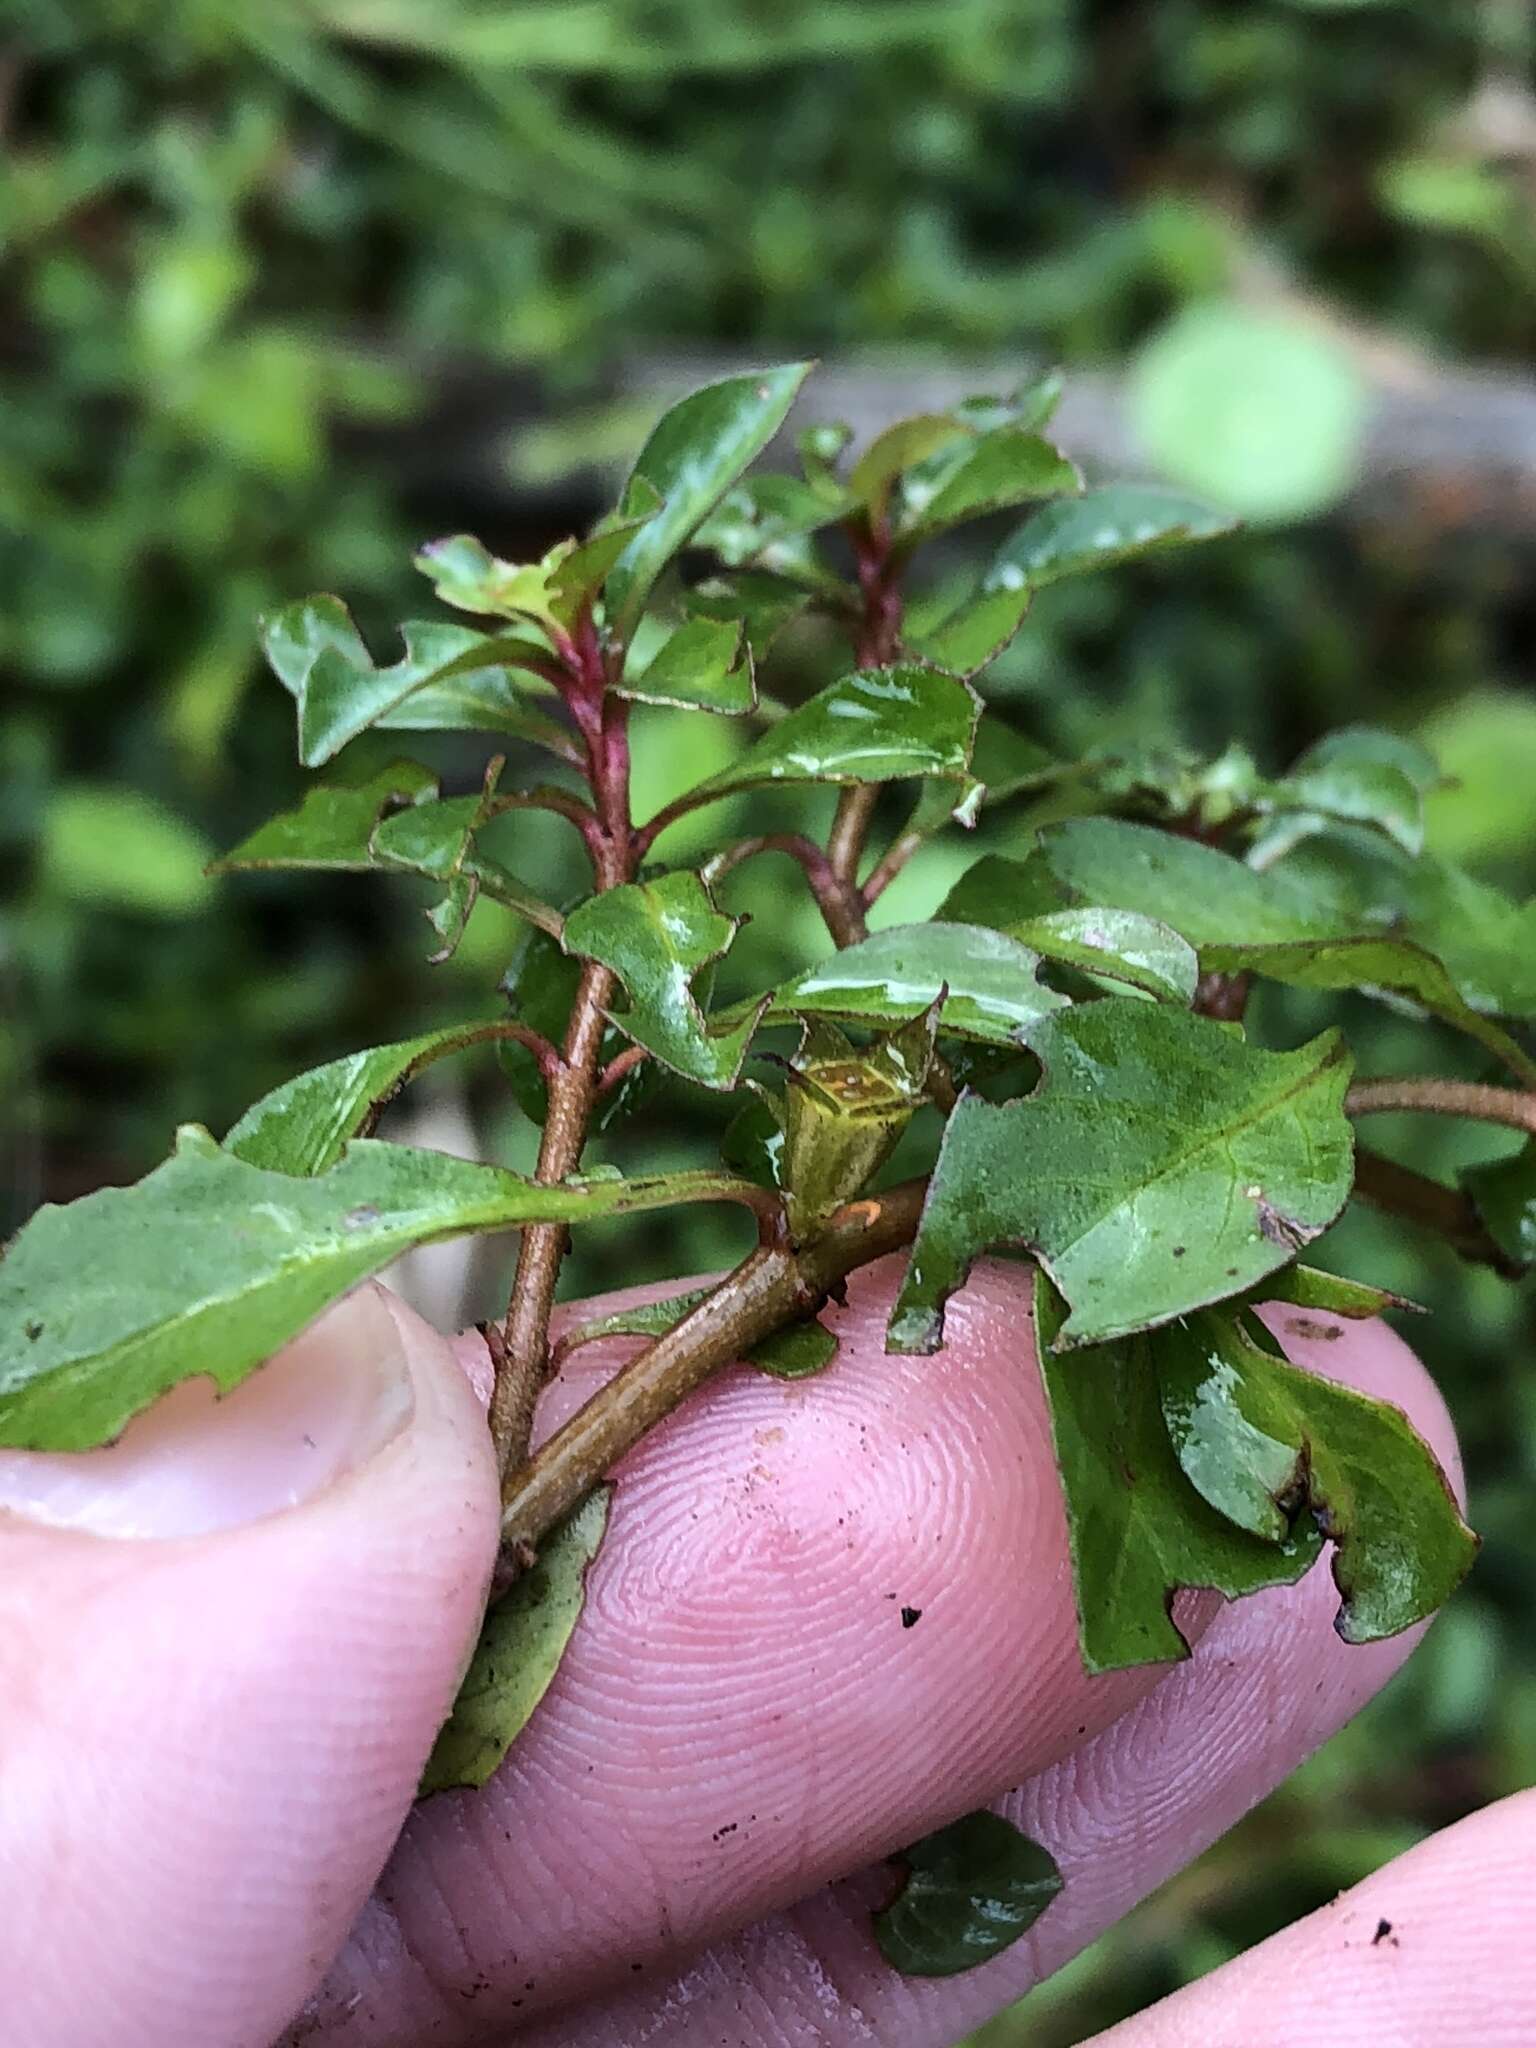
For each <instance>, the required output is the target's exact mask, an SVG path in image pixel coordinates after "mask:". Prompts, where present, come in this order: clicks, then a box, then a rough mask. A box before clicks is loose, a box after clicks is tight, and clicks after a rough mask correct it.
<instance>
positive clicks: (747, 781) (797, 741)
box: [668, 666, 981, 812]
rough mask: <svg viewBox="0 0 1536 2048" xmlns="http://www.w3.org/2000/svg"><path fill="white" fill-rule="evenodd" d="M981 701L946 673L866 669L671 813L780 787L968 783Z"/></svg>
mask: <svg viewBox="0 0 1536 2048" xmlns="http://www.w3.org/2000/svg"><path fill="white" fill-rule="evenodd" d="M980 715H981V700H980V698H979V697H978V696H977V695H976V693H975V691H974V690H972V689H971V687H970V685H969V684H968V683H964V682H962V681H961V680H960V679H959V678H958V677H956V676H952V675H945V674H944V673H943V672H942V671H940V670H939V669H933V668H918V667H911V666H906V667H896V668H866V669H857V670H855V672H854V673H853V674H852V675H847V676H844V677H843V678H842V680H841V681H839V682H836V683H832V684H829V685H828V687H827V688H826V689H825V690H821V691H819V692H818V693H817V695H816V696H814V697H812V698H810V699H809V700H808V701H807V702H806V703H804V704H801V705H799V706H798V707H797V708H796V709H795V710H793V711H791V712H790V713H789V714H788V716H787V717H785V718H781V719H780V720H779V722H778V724H777V725H775V726H772V727H770V728H769V730H768V731H767V732H765V733H764V734H763V735H762V737H761V738H760V739H759V740H757V741H755V742H754V744H753V745H752V746H750V747H749V748H748V749H747V751H746V752H745V753H744V754H742V755H741V756H740V757H739V759H737V760H735V761H733V762H732V763H731V765H730V766H729V767H728V768H723V769H721V771H720V773H719V774H718V775H712V776H711V777H710V778H709V780H708V781H707V782H701V783H699V784H697V785H696V787H694V788H693V789H691V790H689V791H688V792H687V793H686V794H685V795H684V796H682V797H680V798H679V799H678V800H677V802H676V803H675V804H672V805H669V806H668V810H669V812H671V811H683V810H692V809H694V808H695V807H696V806H697V805H699V804H707V803H713V802H714V801H715V799H716V798H717V797H722V796H729V795H730V794H731V793H732V792H733V791H734V790H738V789H755V788H757V787H759V786H760V785H762V784H764V783H774V782H894V781H899V780H901V779H902V778H904V777H911V776H924V775H932V776H937V777H940V778H942V779H944V780H948V781H956V782H962V783H965V782H968V780H969V764H970V758H971V748H972V745H973V744H974V742H975V738H976V722H977V719H978V718H979V717H980Z"/></svg>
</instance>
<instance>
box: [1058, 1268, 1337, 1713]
mask: <svg viewBox="0 0 1536 2048" xmlns="http://www.w3.org/2000/svg"><path fill="white" fill-rule="evenodd" d="M1064 1314H1065V1310H1064V1306H1063V1304H1062V1302H1061V1300H1060V1298H1059V1296H1057V1295H1056V1293H1055V1291H1054V1290H1053V1289H1052V1288H1051V1287H1050V1286H1049V1285H1047V1284H1046V1283H1045V1282H1044V1281H1043V1280H1037V1281H1036V1283H1035V1331H1036V1348H1037V1350H1038V1353H1039V1358H1040V1370H1041V1373H1042V1375H1043V1377H1044V1380H1045V1388H1046V1395H1047V1397H1048V1400H1049V1402H1050V1410H1051V1432H1052V1435H1053V1438H1054V1440H1055V1445H1056V1462H1057V1465H1058V1467H1059V1468H1060V1472H1061V1483H1062V1490H1063V1493H1064V1495H1065V1497H1066V1507H1067V1533H1068V1536H1069V1539H1070V1543H1071V1550H1072V1576H1073V1579H1074V1581H1075V1584H1076V1588H1077V1616H1078V1623H1077V1625H1078V1638H1079V1642H1080V1645H1081V1648H1082V1655H1083V1663H1084V1665H1085V1666H1086V1667H1087V1669H1088V1671H1089V1672H1090V1673H1093V1674H1095V1675H1097V1674H1098V1673H1100V1672H1104V1671H1119V1670H1123V1669H1124V1668H1125V1667H1127V1666H1128V1665H1134V1664H1151V1663H1161V1662H1167V1661H1169V1660H1172V1659H1176V1658H1182V1657H1185V1656H1187V1655H1188V1654H1189V1652H1188V1646H1187V1645H1186V1643H1185V1641H1184V1638H1183V1637H1182V1636H1181V1635H1180V1634H1179V1631H1178V1629H1177V1628H1176V1627H1175V1626H1174V1623H1173V1618H1172V1614H1171V1612H1170V1603H1171V1601H1172V1599H1173V1596H1174V1594H1175V1593H1176V1592H1178V1591H1179V1590H1180V1589H1181V1588H1183V1587H1189V1586H1208V1587H1211V1588H1213V1589H1214V1590H1215V1591H1217V1592H1219V1593H1223V1594H1225V1595H1226V1596H1227V1598H1228V1599H1236V1598H1238V1597H1239V1596H1240V1595H1242V1594H1245V1593H1256V1592H1258V1591H1260V1590H1261V1589H1262V1588H1263V1587H1266V1586H1288V1585H1291V1584H1292V1583H1294V1581H1295V1580H1297V1579H1299V1578H1300V1577H1301V1576H1302V1574H1303V1573H1304V1572H1306V1571H1308V1570H1309V1569H1310V1568H1311V1566H1312V1565H1313V1564H1314V1563H1315V1562H1316V1560H1317V1557H1318V1555H1319V1553H1320V1550H1321V1547H1322V1545H1321V1538H1320V1537H1319V1536H1318V1533H1317V1530H1316V1529H1315V1528H1314V1527H1313V1526H1312V1525H1311V1523H1303V1524H1301V1525H1299V1526H1297V1527H1295V1528H1293V1529H1292V1530H1291V1531H1290V1532H1289V1533H1288V1534H1287V1535H1286V1537H1285V1538H1284V1540H1283V1541H1281V1542H1279V1543H1267V1542H1264V1541H1263V1540H1262V1539H1261V1538H1259V1537H1257V1536H1251V1535H1249V1534H1247V1533H1246V1531H1244V1530H1241V1529H1238V1528H1235V1527H1234V1526H1233V1525H1232V1523H1230V1522H1229V1521H1228V1520H1227V1519H1226V1517H1225V1516H1223V1515H1220V1514H1218V1513H1217V1512H1216V1510H1215V1509H1214V1508H1213V1507H1211V1506H1210V1504H1209V1503H1208V1502H1207V1501H1205V1500H1203V1499H1202V1498H1201V1496H1200V1495H1199V1493H1198V1492H1196V1490H1195V1488H1194V1487H1193V1486H1192V1485H1191V1484H1190V1482H1189V1480H1188V1479H1187V1478H1186V1477H1185V1475H1184V1473H1183V1471H1182V1470H1181V1469H1180V1467H1179V1462H1178V1459H1177V1458H1176V1457H1175V1456H1174V1452H1173V1446H1172V1445H1171V1443H1170V1442H1169V1439H1168V1431H1167V1427H1166V1425H1165V1423H1164V1421H1163V1416H1162V1410H1161V1406H1160V1403H1159V1396H1158V1379H1157V1372H1156V1368H1155V1366H1154V1363H1153V1359H1152V1350H1151V1346H1152V1339H1151V1337H1150V1336H1149V1335H1146V1334H1142V1335H1138V1336H1132V1337H1122V1338H1120V1339H1118V1340H1117V1341H1116V1342H1114V1343H1109V1344H1095V1345H1092V1346H1090V1347H1088V1348H1087V1349H1084V1350H1076V1351H1068V1352H1061V1351H1058V1350H1057V1349H1056V1343H1057V1339H1058V1337H1059V1335H1060V1332H1061V1326H1062V1321H1063V1318H1064Z"/></svg>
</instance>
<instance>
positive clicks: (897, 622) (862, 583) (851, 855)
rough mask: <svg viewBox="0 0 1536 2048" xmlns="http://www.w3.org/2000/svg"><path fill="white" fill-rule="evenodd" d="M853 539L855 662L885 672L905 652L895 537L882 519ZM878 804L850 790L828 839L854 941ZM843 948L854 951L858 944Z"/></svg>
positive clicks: (871, 788) (859, 933)
mask: <svg viewBox="0 0 1536 2048" xmlns="http://www.w3.org/2000/svg"><path fill="white" fill-rule="evenodd" d="M851 537H852V540H853V544H854V549H855V553H856V557H857V561H858V575H859V589H860V591H861V593H862V594H863V599H864V615H863V619H862V621H861V623H860V627H859V635H858V639H857V641H856V643H855V646H854V659H855V661H857V663H858V664H859V667H860V668H883V667H884V666H885V664H886V663H887V662H892V661H894V660H895V659H896V656H897V654H898V653H899V651H900V648H901V619H902V607H901V587H900V584H899V582H898V580H897V575H896V568H895V564H894V562H893V560H892V555H891V544H890V536H889V534H888V532H887V530H886V526H885V522H884V520H883V519H882V520H880V521H878V522H877V523H876V524H875V525H874V526H873V527H872V528H870V529H869V530H867V531H864V530H860V529H855V530H854V531H853V533H852V536H851ZM879 801H880V787H879V784H878V783H873V782H859V783H855V784H854V785H853V786H852V787H851V788H849V789H845V790H844V791H843V792H842V794H841V796H839V798H838V800H837V809H836V811H835V813H834V814H833V818H832V830H831V831H830V833H829V834H828V835H827V861H828V864H829V866H830V867H831V870H832V873H833V874H834V875H835V876H836V877H837V879H838V880H839V881H840V882H842V883H844V884H846V885H847V886H848V887H849V888H851V889H853V890H854V891H855V892H857V893H858V910H857V914H856V917H855V918H854V919H853V923H854V925H855V926H856V932H855V937H856V938H859V939H862V938H864V937H865V936H866V934H867V929H868V928H867V926H866V925H865V922H864V909H865V901H866V899H865V898H864V896H863V894H862V892H860V891H859V890H858V881H859V863H860V862H861V861H862V860H863V858H864V843H865V841H866V840H867V839H868V837H869V828H870V825H871V823H872V822H873V820H874V815H875V806H876V805H877V804H878V803H879ZM838 943H839V944H840V945H849V944H852V943H853V940H850V939H843V940H839V942H838Z"/></svg>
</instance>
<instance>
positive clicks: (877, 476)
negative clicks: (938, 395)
mask: <svg viewBox="0 0 1536 2048" xmlns="http://www.w3.org/2000/svg"><path fill="white" fill-rule="evenodd" d="M973 439H974V433H973V431H972V429H971V428H969V427H967V426H966V425H965V424H964V422H963V421H961V420H958V419H956V418H955V416H954V415H953V414H952V413H946V412H924V413H917V414H915V415H914V416H913V417H912V418H911V419H907V420H897V421H896V423H895V425H894V426H890V427H887V428H886V430H885V432H884V433H883V434H880V435H878V436H877V437H876V438H875V439H874V440H873V441H871V442H870V444H869V446H868V447H867V448H866V449H865V451H864V453H863V454H862V455H861V456H860V457H859V459H858V461H857V462H856V463H855V464H854V465H853V470H852V473H851V474H850V476H849V478H848V488H849V490H850V491H851V492H852V494H853V496H854V497H855V498H857V499H858V501H859V502H860V504H861V505H863V506H864V507H865V508H866V510H867V511H868V513H869V517H870V520H871V522H872V523H873V522H878V521H879V520H880V519H881V518H882V517H883V516H884V513H885V508H886V500H887V499H888V498H889V496H890V493H891V486H892V485H893V484H894V483H895V481H896V479H897V477H899V476H900V475H901V473H902V471H903V470H906V469H911V468H913V467H915V466H916V465H917V464H918V463H920V462H926V461H927V460H928V459H929V458H930V457H932V456H934V455H937V454H939V453H940V452H941V451H943V450H944V449H946V448H951V447H954V446H955V445H957V444H958V443H960V442H968V441H971V440H973Z"/></svg>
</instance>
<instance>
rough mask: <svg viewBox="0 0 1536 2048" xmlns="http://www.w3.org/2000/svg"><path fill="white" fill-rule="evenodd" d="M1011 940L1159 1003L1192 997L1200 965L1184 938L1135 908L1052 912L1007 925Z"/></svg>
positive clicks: (1189, 1001) (1192, 999)
mask: <svg viewBox="0 0 1536 2048" xmlns="http://www.w3.org/2000/svg"><path fill="white" fill-rule="evenodd" d="M1008 936H1009V937H1010V938H1012V939H1017V940H1018V941H1019V943H1020V944H1021V945H1025V946H1028V947H1029V948H1030V949H1031V950H1032V951H1033V952H1036V953H1039V954H1040V955H1042V957H1043V958H1045V959H1047V960H1059V961H1060V962H1061V963H1062V964H1063V966H1066V967H1077V968H1080V969H1081V970H1082V971H1083V973H1085V974H1097V975H1100V976H1102V977H1103V978H1104V979H1105V980H1106V981H1118V982H1125V983H1127V984H1128V985H1129V986H1130V987H1131V988H1139V989H1142V990H1144V991H1145V993H1146V994H1147V995H1149V996H1155V997H1156V998H1157V1000H1158V1001H1159V1002H1164V1003H1182V1004H1183V1005H1184V1007H1185V1008H1186V1009H1187V1008H1188V1007H1189V1005H1190V1004H1191V1003H1192V1002H1193V1001H1194V998H1195V986H1196V984H1197V982H1198V981H1199V979H1200V962H1199V958H1198V956H1197V955H1196V953H1195V949H1194V947H1193V946H1192V945H1190V943H1189V941H1188V940H1187V939H1182V938H1180V936H1179V934H1178V933H1177V932H1175V931H1171V930H1170V929H1169V928H1168V926H1167V925H1165V924H1159V923H1158V921H1157V919H1156V918H1154V917H1143V916H1142V915H1141V913H1140V912H1139V911H1136V910H1055V911H1051V912H1050V913H1049V914H1048V915H1046V916H1043V917H1030V918H1025V919H1023V920H1022V921H1021V922H1020V923H1018V924H1010V925H1009V926H1008Z"/></svg>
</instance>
